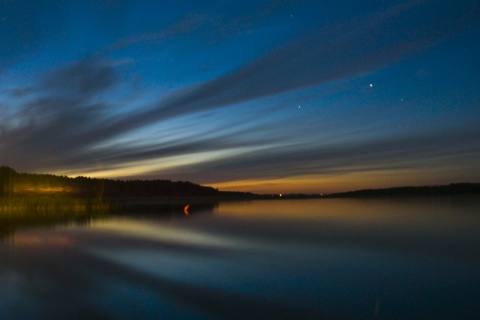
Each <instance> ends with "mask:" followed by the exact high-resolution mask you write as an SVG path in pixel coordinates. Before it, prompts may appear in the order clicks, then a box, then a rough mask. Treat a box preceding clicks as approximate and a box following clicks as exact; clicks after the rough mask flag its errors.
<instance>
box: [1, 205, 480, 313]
mask: <svg viewBox="0 0 480 320" xmlns="http://www.w3.org/2000/svg"><path fill="white" fill-rule="evenodd" d="M131 211H132V212H131V214H130V213H129V214H110V215H101V216H98V217H92V218H89V219H82V220H76V221H73V222H69V221H68V220H63V221H62V223H60V224H55V225H52V224H48V225H41V224H40V225H31V224H29V225H28V226H22V225H19V226H16V227H15V229H14V230H13V231H11V232H9V233H8V234H6V235H4V236H3V238H2V240H0V241H1V242H0V285H1V291H0V318H2V319H52V318H54V319H62V318H63V319H73V318H77V319H93V318H96V319H478V318H479V317H480V198H479V197H472V196H452V197H431V198H428V197H427V198H425V197H423V198H389V199H309V200H256V201H243V202H220V203H217V204H212V205H196V204H192V205H191V207H190V208H189V210H188V212H186V213H184V212H183V210H168V212H162V210H159V212H152V210H149V211H148V212H142V209H139V210H138V212H134V211H135V210H131ZM165 211H167V210H165ZM177 211H178V212H177Z"/></svg>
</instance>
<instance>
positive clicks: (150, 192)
mask: <svg viewBox="0 0 480 320" xmlns="http://www.w3.org/2000/svg"><path fill="white" fill-rule="evenodd" d="M221 194H222V193H221V192H219V191H218V190H216V189H214V188H212V187H206V186H201V185H198V184H194V183H191V182H188V181H171V180H111V179H97V178H88V177H76V178H70V177H66V176H56V175H52V174H31V173H18V172H16V171H15V170H14V169H12V168H10V167H6V166H1V167H0V196H3V197H8V196H28V195H69V196H81V197H95V198H115V197H184V196H188V197H208V196H219V195H221Z"/></svg>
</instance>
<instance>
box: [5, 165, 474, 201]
mask: <svg viewBox="0 0 480 320" xmlns="http://www.w3.org/2000/svg"><path fill="white" fill-rule="evenodd" d="M450 194H480V183H452V184H449V185H439V186H420V187H413V186H406V187H394V188H386V189H364V190H356V191H349V192H342V193H333V194H328V195H327V194H304V193H296V194H254V193H250V192H232V191H219V190H217V189H215V188H212V187H208V186H201V185H198V184H195V183H192V182H188V181H171V180H112V179H97V178H88V177H76V178H70V177H66V176H56V175H51V174H30V173H17V172H16V171H15V170H14V169H12V168H10V167H6V166H1V167H0V198H5V197H12V196H15V197H24V198H25V197H31V196H39V195H40V196H42V197H48V196H68V197H82V198H97V199H109V200H113V201H116V202H120V203H136V204H140V203H152V201H154V202H156V203H162V202H163V203H177V204H182V203H195V202H196V203H202V202H203V203H205V202H218V201H224V200H254V199H310V198H345V197H390V196H431V195H450Z"/></svg>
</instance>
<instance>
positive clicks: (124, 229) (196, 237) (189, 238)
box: [92, 220, 251, 249]
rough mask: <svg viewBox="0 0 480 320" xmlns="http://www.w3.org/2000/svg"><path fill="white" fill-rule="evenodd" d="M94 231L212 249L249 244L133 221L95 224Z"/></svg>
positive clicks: (239, 246) (93, 224) (202, 233)
mask: <svg viewBox="0 0 480 320" xmlns="http://www.w3.org/2000/svg"><path fill="white" fill-rule="evenodd" d="M92 229H94V230H98V231H100V232H111V233H118V234H121V235H122V236H130V237H136V238H146V239H149V240H155V241H167V242H169V243H180V244H185V245H193V246H198V247H200V246H203V247H210V248H219V249H220V248H231V247H233V248H246V247H248V246H249V245H251V244H249V243H248V241H246V240H241V239H235V238H233V237H225V236H222V237H220V236H215V235H213V234H211V233H207V232H202V231H196V230H189V229H185V228H175V227H173V226H171V225H168V226H166V225H162V224H158V223H155V224H150V223H142V222H135V221H132V220H117V221H115V222H112V221H107V222H102V221H99V222H94V223H92Z"/></svg>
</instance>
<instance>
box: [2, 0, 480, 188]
mask: <svg viewBox="0 0 480 320" xmlns="http://www.w3.org/2000/svg"><path fill="white" fill-rule="evenodd" d="M0 39H1V41H0V119H1V123H0V165H8V166H11V167H13V168H15V169H16V170H17V171H19V172H37V173H53V174H59V175H68V176H78V175H83V176H90V177H105V178H114V179H117V178H118V179H137V178H140V179H171V180H188V181H192V182H195V183H199V184H203V185H209V186H213V187H216V188H219V189H220V190H238V191H252V192H258V193H290V192H307V193H330V192H336V191H346V190H353V189H362V188H377V187H390V186H398V185H429V184H444V183H451V182H479V181H480V161H479V159H480V63H478V57H480V41H478V39H480V2H479V1H474V0H463V1H449V0H444V1H430V0H418V1H378V0H377V1H361V2H358V1H340V2H338V1H336V2H330V1H289V0H283V1H281V0H276V1H275V0H272V1H258V0H254V1H253V0H252V1H250V0H248V1H181V0H179V1H173V0H171V1H168V0H166V1H142V0H135V1H133V0H132V1H121V0H118V1H115V0H110V1H107V0H104V1H100V0H98V1H95V0H88V1H87V0H82V1H80V0H79V1H53V0H45V1H34V0H30V1H28V0H17V1H9V0H0Z"/></svg>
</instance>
